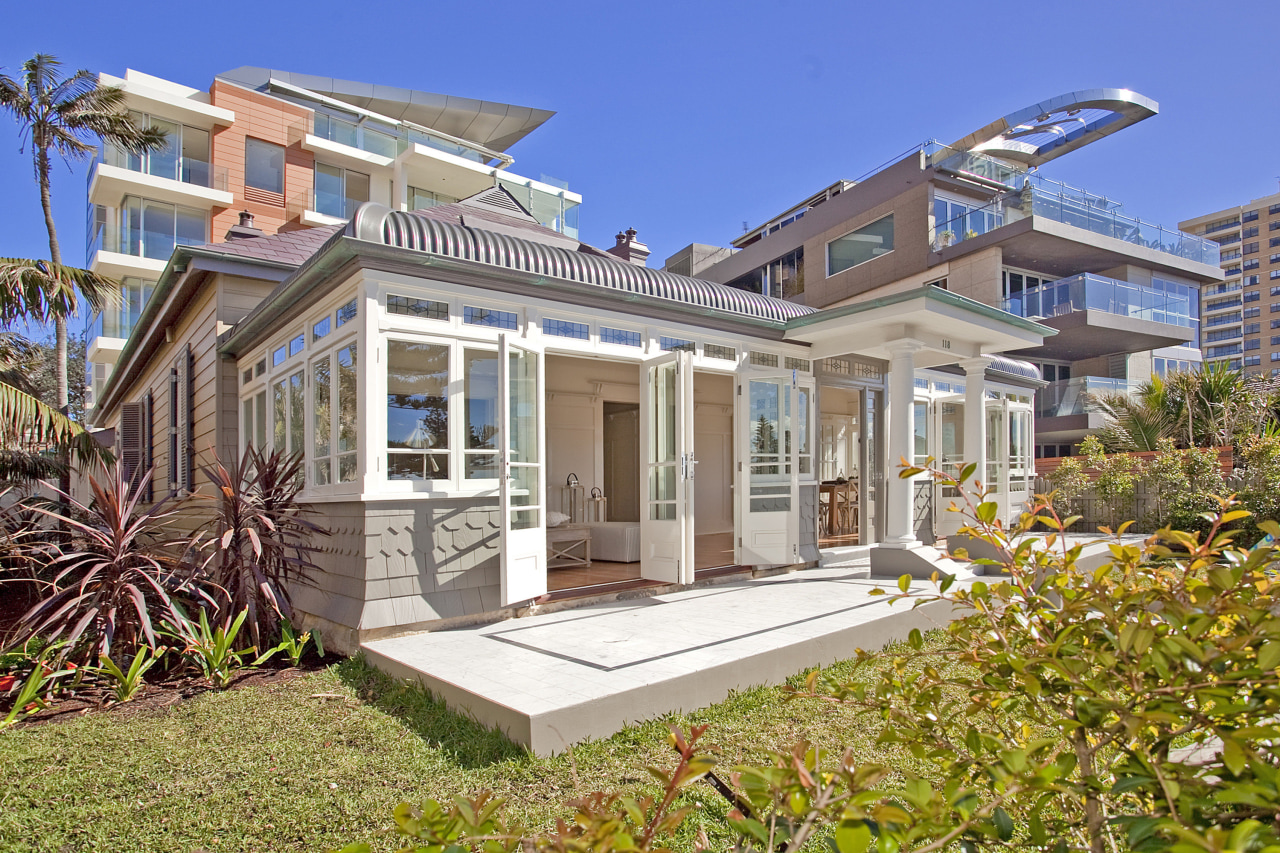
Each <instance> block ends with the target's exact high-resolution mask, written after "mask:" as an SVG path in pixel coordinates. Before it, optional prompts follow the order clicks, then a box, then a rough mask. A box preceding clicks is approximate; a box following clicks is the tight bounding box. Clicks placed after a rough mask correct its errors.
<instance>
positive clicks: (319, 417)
mask: <svg viewBox="0 0 1280 853" xmlns="http://www.w3.org/2000/svg"><path fill="white" fill-rule="evenodd" d="M329 370H330V368H329V355H328V353H326V354H325V355H324V357H323V358H319V359H317V360H316V361H315V362H313V363H312V365H311V380H312V381H311V397H312V406H313V408H312V415H311V433H312V450H313V451H314V453H315V457H316V458H317V459H320V458H323V457H325V456H328V455H329V450H330V441H331V436H330V433H331V432H332V430H333V428H332V421H331V417H332V415H333V410H332V409H331V408H330V405H329V403H330V393H329Z"/></svg>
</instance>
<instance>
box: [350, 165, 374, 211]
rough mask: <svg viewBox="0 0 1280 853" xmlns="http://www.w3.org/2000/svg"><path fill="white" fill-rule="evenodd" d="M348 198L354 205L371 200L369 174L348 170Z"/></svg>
mask: <svg viewBox="0 0 1280 853" xmlns="http://www.w3.org/2000/svg"><path fill="white" fill-rule="evenodd" d="M347 200H348V201H350V202H353V205H352V207H353V208H354V205H357V204H360V203H362V202H366V201H368V200H369V176H368V175H362V174H360V173H359V172H347Z"/></svg>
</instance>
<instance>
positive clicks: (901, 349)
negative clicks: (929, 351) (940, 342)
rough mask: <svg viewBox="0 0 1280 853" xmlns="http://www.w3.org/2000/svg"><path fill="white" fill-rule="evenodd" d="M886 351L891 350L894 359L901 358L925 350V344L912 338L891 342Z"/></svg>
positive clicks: (886, 346)
mask: <svg viewBox="0 0 1280 853" xmlns="http://www.w3.org/2000/svg"><path fill="white" fill-rule="evenodd" d="M885 349H887V350H889V355H890V357H892V358H900V357H902V356H905V355H913V354H915V353H917V352H919V351H920V350H922V349H924V344H923V343H921V342H920V341H917V340H914V339H912V338H899V339H898V340H896V341H890V342H889V343H888V344H886V345H885Z"/></svg>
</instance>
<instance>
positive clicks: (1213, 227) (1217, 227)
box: [1204, 219, 1240, 234]
mask: <svg viewBox="0 0 1280 853" xmlns="http://www.w3.org/2000/svg"><path fill="white" fill-rule="evenodd" d="M1239 227H1240V220H1239V219H1232V220H1230V221H1228V222H1214V223H1212V224H1210V225H1206V226H1205V227H1204V233H1206V234H1213V233H1216V232H1218V231H1226V230H1228V229H1230V228H1239Z"/></svg>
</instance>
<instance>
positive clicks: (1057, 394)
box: [1035, 376, 1141, 431]
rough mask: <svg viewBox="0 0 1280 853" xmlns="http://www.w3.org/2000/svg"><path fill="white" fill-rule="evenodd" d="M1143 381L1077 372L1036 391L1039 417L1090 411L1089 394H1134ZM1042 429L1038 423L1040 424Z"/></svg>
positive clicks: (1067, 415) (1071, 414) (1083, 413)
mask: <svg viewBox="0 0 1280 853" xmlns="http://www.w3.org/2000/svg"><path fill="white" fill-rule="evenodd" d="M1140 384H1141V383H1139V382H1133V381H1131V380H1128V379H1108V378H1107V377H1105V376H1078V377H1076V378H1074V379H1067V380H1065V381H1062V382H1051V383H1049V384H1048V385H1046V386H1045V387H1043V388H1040V389H1039V390H1037V391H1036V404H1035V405H1036V417H1037V418H1065V417H1074V416H1079V415H1085V414H1088V413H1089V411H1090V406H1089V402H1088V401H1089V398H1090V397H1098V396H1102V395H1106V394H1132V393H1134V392H1136V391H1137V390H1138V386H1139V385H1140ZM1037 431H1039V425H1037Z"/></svg>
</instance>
